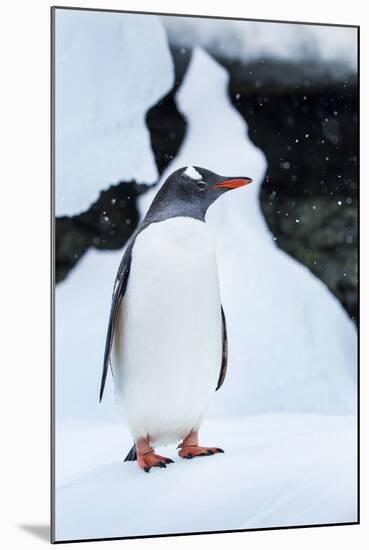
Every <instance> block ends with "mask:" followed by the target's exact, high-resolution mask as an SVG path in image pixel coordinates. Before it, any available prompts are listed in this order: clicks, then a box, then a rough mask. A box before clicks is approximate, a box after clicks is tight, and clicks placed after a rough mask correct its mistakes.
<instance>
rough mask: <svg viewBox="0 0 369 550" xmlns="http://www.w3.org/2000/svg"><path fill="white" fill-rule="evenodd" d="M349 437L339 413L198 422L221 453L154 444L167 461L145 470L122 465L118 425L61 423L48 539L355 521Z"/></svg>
mask: <svg viewBox="0 0 369 550" xmlns="http://www.w3.org/2000/svg"><path fill="white" fill-rule="evenodd" d="M355 433H356V432H355V426H354V422H353V420H352V419H351V418H349V417H339V416H335V417H328V416H316V415H311V416H310V415H296V416H294V415H275V416H271V415H261V416H258V417H249V418H238V419H224V420H221V421H214V420H213V421H207V422H205V424H204V427H203V430H202V441H203V442H204V444H210V445H220V446H221V447H222V448H224V449H225V454H223V455H215V456H211V457H202V458H198V459H194V460H192V461H188V460H182V459H179V458H178V456H177V455H176V452H175V448H174V447H173V448H164V449H161V450H160V452H161V453H164V454H166V456H171V457H172V458H173V459H174V460H175V463H174V464H171V465H169V466H168V467H167V468H166V469H165V470H160V469H153V470H152V471H151V472H150V473H149V474H146V473H145V472H143V471H141V470H139V468H138V467H137V464H136V463H135V462H122V460H123V457H124V454H125V452H126V451H127V450H128V448H129V447H130V445H131V441H130V436H129V434H128V431H127V430H126V429H124V428H122V427H121V426H114V425H111V424H109V425H104V424H96V423H94V424H91V423H90V424H89V423H66V424H63V425H62V426H60V427H59V430H58V434H59V436H58V440H57V449H58V448H59V447H60V449H61V451H62V452H61V453H59V454H58V456H59V460H58V461H57V465H58V469H57V480H56V481H57V487H58V488H57V498H56V538H57V540H67V539H84V538H100V537H103V538H104V537H125V536H138V535H151V534H168V533H186V532H194V531H195V532H196V531H218V530H227V529H249V528H261V527H282V526H287V525H311V524H327V523H337V522H342V523H345V522H355V521H356V520H357V509H356V504H357V494H356V475H357V472H356V456H355V449H356V443H355ZM87 449H88V452H87ZM61 471H62V472H63V475H61V474H60V472H61Z"/></svg>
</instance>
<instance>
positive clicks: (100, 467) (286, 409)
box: [52, 8, 359, 542]
mask: <svg viewBox="0 0 369 550" xmlns="http://www.w3.org/2000/svg"><path fill="white" fill-rule="evenodd" d="M358 30H359V29H358V27H352V26H345V25H341V26H334V25H328V24H327V25H326V24H319V25H318V24H308V23H296V22H294V23H289V22H274V21H257V20H237V19H232V18H228V19H226V18H224V19H222V18H209V17H191V16H176V15H159V14H158V15H155V14H144V13H129V12H119V11H105V10H86V9H77V8H75V9H74V8H71V9H68V8H53V10H52V34H53V41H52V42H53V44H52V46H53V47H52V63H53V80H52V93H53V112H52V126H53V159H52V160H53V199H54V200H53V202H54V212H53V214H54V224H53V229H54V236H55V239H54V258H55V266H54V275H55V300H54V304H55V305H54V350H53V355H54V364H53V367H52V374H53V399H52V401H53V404H52V413H53V414H52V416H53V428H52V429H53V432H52V470H53V471H52V532H53V535H52V538H53V542H68V541H85V540H98V539H113V538H128V537H133V538H137V537H153V536H164V535H178V534H189V533H215V532H219V533H220V532H227V531H247V530H255V529H269V528H285V527H304V526H319V525H322V526H323V525H324V526H328V525H337V524H352V523H357V522H358V459H357V455H358V441H357V422H358V418H357V411H358V359H357V323H358V302H357V294H358V280H357V278H358V273H357V253H358V251H357V240H358V186H359V182H358V72H357V67H358V60H357V56H358ZM245 536H246V535H245Z"/></svg>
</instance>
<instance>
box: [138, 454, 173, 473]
mask: <svg viewBox="0 0 369 550" xmlns="http://www.w3.org/2000/svg"><path fill="white" fill-rule="evenodd" d="M173 462H174V461H173V460H172V459H171V458H167V457H165V456H161V455H157V454H155V453H154V451H149V452H146V453H142V454H138V456H137V464H138V465H139V467H140V468H141V469H142V470H144V471H145V472H147V473H149V472H150V470H151V468H166V467H167V464H172V463H173Z"/></svg>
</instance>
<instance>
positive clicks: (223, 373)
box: [215, 306, 228, 391]
mask: <svg viewBox="0 0 369 550" xmlns="http://www.w3.org/2000/svg"><path fill="white" fill-rule="evenodd" d="M221 312H222V338H223V353H222V366H221V367H220V375H219V379H218V384H217V387H216V389H215V391H218V390H219V388H221V387H222V385H223V382H224V379H225V377H226V373H227V364H228V338H227V323H226V318H225V315H224V310H223V306H221Z"/></svg>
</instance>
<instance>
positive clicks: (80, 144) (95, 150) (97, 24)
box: [55, 9, 174, 216]
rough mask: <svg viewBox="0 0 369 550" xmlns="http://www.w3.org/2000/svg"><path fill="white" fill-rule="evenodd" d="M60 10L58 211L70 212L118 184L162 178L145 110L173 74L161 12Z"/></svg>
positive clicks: (167, 86) (60, 213) (164, 89)
mask: <svg viewBox="0 0 369 550" xmlns="http://www.w3.org/2000/svg"><path fill="white" fill-rule="evenodd" d="M56 13H57V15H56V26H55V33H56V44H55V48H56V63H55V67H56V75H55V81H56V92H55V95H56V105H55V110H56V114H55V125H56V163H55V164H56V215H57V216H64V215H73V214H78V213H80V212H82V211H84V210H86V209H88V207H89V206H90V205H91V204H92V203H93V202H94V201H95V200H96V199H97V198H98V196H99V194H100V192H101V190H103V189H106V188H107V187H109V186H110V185H112V184H114V183H117V182H118V181H121V180H129V179H136V180H137V181H143V182H145V183H153V182H155V181H156V180H157V176H158V174H157V169H156V166H155V161H154V156H153V153H152V151H151V146H150V136H149V132H148V129H147V127H146V125H145V115H146V112H147V110H148V109H149V108H150V107H151V106H152V105H154V104H155V103H156V102H157V101H158V100H159V99H160V98H161V97H162V96H164V95H165V94H166V93H167V92H168V91H169V89H170V88H171V87H172V85H173V81H174V71H173V66H172V59H171V57H170V53H169V50H168V47H167V43H166V37H165V32H164V30H163V27H162V25H161V24H160V22H159V21H158V19H157V18H156V17H152V16H146V17H142V16H141V15H133V14H131V15H129V16H127V15H126V14H124V13H113V12H93V11H83V10H82V11H77V10H67V9H58V10H57V12H56ZM138 37H139V38H138Z"/></svg>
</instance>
